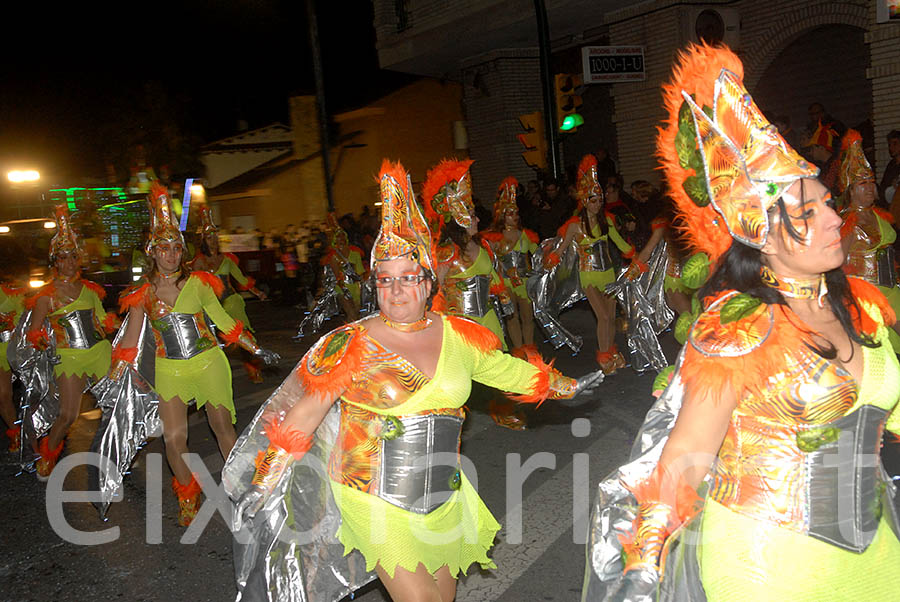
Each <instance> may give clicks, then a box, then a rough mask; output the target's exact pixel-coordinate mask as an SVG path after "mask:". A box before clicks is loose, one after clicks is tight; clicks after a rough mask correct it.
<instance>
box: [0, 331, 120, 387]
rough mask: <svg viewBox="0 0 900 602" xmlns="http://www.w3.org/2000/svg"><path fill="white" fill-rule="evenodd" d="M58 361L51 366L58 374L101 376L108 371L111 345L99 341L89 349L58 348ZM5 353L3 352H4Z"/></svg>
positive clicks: (58, 375)
mask: <svg viewBox="0 0 900 602" xmlns="http://www.w3.org/2000/svg"><path fill="white" fill-rule="evenodd" d="M56 354H57V355H58V356H59V363H58V364H56V365H55V366H54V367H53V374H54V375H55V376H56V377H57V378H58V377H60V376H91V377H93V378H95V379H99V378H103V377H104V376H106V373H107V372H109V364H110V361H111V358H112V345H111V344H110V342H109V341H107V340H103V341H99V342H98V343H97V344H96V345H94V346H93V347H91V348H90V349H69V348H68V347H63V348H58V349H57V350H56ZM4 355H5V353H4Z"/></svg>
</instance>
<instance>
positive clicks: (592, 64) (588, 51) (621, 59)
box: [581, 46, 646, 84]
mask: <svg viewBox="0 0 900 602" xmlns="http://www.w3.org/2000/svg"><path fill="white" fill-rule="evenodd" d="M581 62H582V66H583V69H584V83H586V84H609V83H618V82H638V81H643V80H644V79H646V73H645V71H644V47H643V46H585V47H583V48H582V49H581Z"/></svg>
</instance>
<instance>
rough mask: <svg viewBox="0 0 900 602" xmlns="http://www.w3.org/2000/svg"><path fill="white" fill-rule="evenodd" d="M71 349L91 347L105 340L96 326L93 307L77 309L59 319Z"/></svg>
mask: <svg viewBox="0 0 900 602" xmlns="http://www.w3.org/2000/svg"><path fill="white" fill-rule="evenodd" d="M59 325H60V326H62V328H63V331H64V332H65V333H66V343H67V344H68V346H69V348H70V349H90V348H91V347H93V346H94V345H96V344H97V343H98V342H100V341H101V340H103V336H102V335H101V334H100V333H99V332H97V329H96V328H95V327H94V310H93V309H76V310H75V311H70V312H69V313H67V314H66V315H64V316H63V317H62V318H60V319H59Z"/></svg>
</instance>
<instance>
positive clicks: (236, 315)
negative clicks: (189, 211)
mask: <svg viewBox="0 0 900 602" xmlns="http://www.w3.org/2000/svg"><path fill="white" fill-rule="evenodd" d="M197 234H198V235H199V236H200V250H199V252H198V253H197V255H196V256H195V257H194V259H192V260H191V262H190V263H189V264H188V265H189V267H190V269H191V270H192V271H197V270H202V271H206V272H212V273H213V274H214V275H215V276H216V277H217V278H218V279H219V280H221V281H222V293H221V294H220V295H219V303H221V304H222V308H223V309H224V310H225V311H226V312H228V315H229V316H231V318H232V319H233V320H234V321H236V322H237V321H240V323H241V324H243V325H244V331H245V332H246V333H247V334H248V336H250V337H252V336H253V333H254V330H253V327H252V326H250V318H248V317H247V305H246V303H245V302H244V298H243V297H242V296H241V294H240V292H238V291H250V292H251V293H253V294H254V295H256V296H257V297H258V298H259V299H260V300H261V301H265V299H266V295H265V293H263V292H262V291H260V290H259V289H258V288H256V280H255V279H254V278H253V277H252V276H245V275H244V273H243V272H242V271H241V268H240V267H239V263H240V261H239V260H238V258H237V255H235V254H233V253H220V252H219V229H218V228H217V227H216V225H215V224H214V223H213V220H212V212H211V211H210V209H209V207H207V206H205V205H204V206H201V207H200V227H199V228H198V229H197ZM232 280H233V281H234V282H235V283H236V284H237V287H234V286H232ZM235 288H237V290H235ZM241 355H242V356H243V357H242V361H243V364H244V368H245V369H246V370H247V374H248V375H249V376H250V380H251V381H253V382H254V383H261V382H263V378H262V370H261V368H262V366H261V365H260V364H261V362H260V360H259V359H258V358H256V357H253V356H251V355H249V352H247V351H246V350H243V349H242V350H241Z"/></svg>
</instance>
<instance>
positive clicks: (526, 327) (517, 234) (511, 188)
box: [482, 176, 540, 357]
mask: <svg viewBox="0 0 900 602" xmlns="http://www.w3.org/2000/svg"><path fill="white" fill-rule="evenodd" d="M518 186H519V183H518V181H516V179H515V178H513V177H511V176H510V177H508V178H506V179H505V180H503V182H501V183H500V187H499V188H498V189H497V201H496V202H495V203H494V219H493V223H492V224H491V229H490V230H488V231H487V232H484V233H483V235H482V239H483V240H487V241H488V242H489V243H490V244H491V247H492V248H493V250H494V253H495V254H496V255H497V257H498V262H499V264H500V272H501V275H502V276H503V278H504V280H505V281H506V282H507V283H508V285H509V287H508V288H509V291H510V293H511V294H512V299H513V300H514V301H515V304H516V312H515V313H514V314H513V315H512V316H510V318H509V319H508V320H507V322H506V324H507V328H508V330H509V338H510V340H511V342H512V345H513V350H512V353H513V355H516V356H517V357H522V354H523V352H522V347H523V346H527V347H528V348H529V349H530V350H532V351H534V352H537V347H535V345H534V308H533V307H532V305H531V299H529V298H528V293H527V292H526V291H525V279H526V277H527V275H528V273H529V272H530V271H531V255H532V254H534V252H535V251H537V247H538V243H539V242H540V240H539V239H538V235H537V233H536V232H533V231H531V230H527V229H525V228H523V227H522V219H521V218H520V217H519V206H518V205H517V204H516V189H517V188H518Z"/></svg>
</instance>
